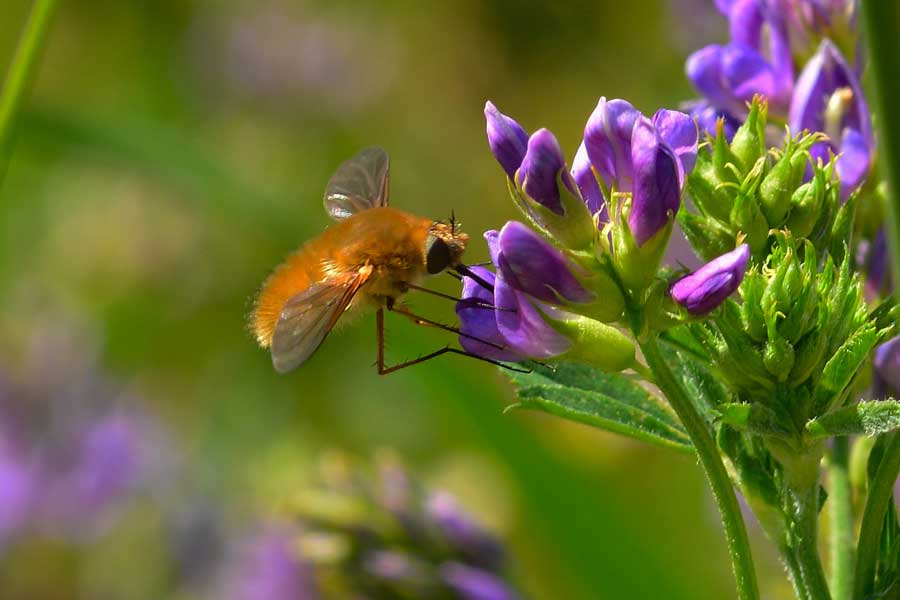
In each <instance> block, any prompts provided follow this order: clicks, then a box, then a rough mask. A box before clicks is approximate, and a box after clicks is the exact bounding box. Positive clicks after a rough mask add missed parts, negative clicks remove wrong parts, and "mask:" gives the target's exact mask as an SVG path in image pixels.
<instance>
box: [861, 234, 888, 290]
mask: <svg viewBox="0 0 900 600" xmlns="http://www.w3.org/2000/svg"><path fill="white" fill-rule="evenodd" d="M859 251H860V254H861V255H860V256H859V260H858V261H857V263H858V264H857V266H858V267H859V268H860V270H862V271H864V272H865V274H866V287H865V289H866V296H867V297H868V298H869V299H871V300H873V301H874V300H876V299H878V298H881V297H882V296H884V295H885V294H890V293H891V291H892V290H893V286H892V285H891V273H890V270H889V269H888V264H887V261H888V246H887V235H886V234H885V230H884V227H882V228H881V229H879V230H878V233H877V234H876V236H875V239H874V240H873V241H872V243H871V244H870V243H868V242H867V241H866V240H863V241H861V242H860V244H859Z"/></svg>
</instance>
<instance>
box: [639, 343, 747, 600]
mask: <svg viewBox="0 0 900 600" xmlns="http://www.w3.org/2000/svg"><path fill="white" fill-rule="evenodd" d="M641 350H642V351H643V353H644V359H645V360H646V361H647V365H648V366H649V367H650V370H651V371H653V376H654V379H655V380H656V385H657V386H658V387H659V389H660V390H662V392H663V393H664V394H665V395H666V397H667V398H668V400H669V404H671V405H672V408H673V409H674V410H675V413H676V414H677V415H678V418H679V419H681V422H682V424H683V425H684V427H685V429H686V430H687V432H688V434H689V435H690V437H691V441H692V442H693V444H694V449H695V450H696V451H697V456H699V457H700V464H701V465H702V466H703V470H704V471H705V472H706V477H707V479H708V480H709V484H710V487H711V488H712V492H713V496H714V497H715V500H716V504H717V505H718V507H719V513H720V514H721V516H722V524H723V525H724V527H725V538H726V540H727V543H728V551H729V553H730V554H731V566H732V569H733V570H734V577H735V580H736V583H737V591H738V598H740V599H741V600H751V599H758V598H759V590H758V588H757V583H756V571H755V570H754V567H753V556H752V555H751V553H750V541H749V540H748V538H747V529H746V527H745V526H744V518H743V516H742V515H741V509H740V507H739V506H738V501H737V496H735V493H734V488H733V487H732V485H731V479H729V477H728V472H727V471H726V470H725V465H724V464H723V463H722V458H721V455H720V454H719V447H718V446H717V445H716V442H715V440H714V439H713V436H712V433H711V432H710V430H709V427H708V426H707V424H706V421H704V420H703V417H701V416H700V414H699V413H698V412H697V411H696V410H695V409H694V405H693V404H692V403H691V401H690V398H688V396H687V393H686V392H685V391H684V388H683V387H682V386H681V384H680V383H679V382H678V380H677V379H676V378H675V375H674V374H673V373H672V371H671V369H669V365H667V364H666V362H665V359H663V356H662V353H661V352H660V350H659V344H658V343H657V340H656V338H655V337H651V338H650V339H648V340H647V341H644V342H642V343H641Z"/></svg>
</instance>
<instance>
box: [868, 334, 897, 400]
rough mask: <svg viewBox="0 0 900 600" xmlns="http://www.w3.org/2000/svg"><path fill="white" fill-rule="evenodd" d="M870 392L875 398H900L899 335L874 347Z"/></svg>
mask: <svg viewBox="0 0 900 600" xmlns="http://www.w3.org/2000/svg"><path fill="white" fill-rule="evenodd" d="M874 362H875V373H874V381H873V384H872V388H873V389H872V392H873V394H874V395H875V397H876V398H888V397H891V398H895V399H900V336H897V337H894V338H891V339H889V340H888V341H886V342H885V343H883V344H881V345H880V346H878V348H876V349H875V361H874Z"/></svg>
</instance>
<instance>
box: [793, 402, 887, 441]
mask: <svg viewBox="0 0 900 600" xmlns="http://www.w3.org/2000/svg"><path fill="white" fill-rule="evenodd" d="M898 428H900V402H897V401H896V400H894V399H890V400H867V401H864V402H858V403H856V404H852V405H850V406H847V407H844V408H842V409H840V410H836V411H834V412H832V413H829V414H827V415H823V416H821V417H818V418H815V419H812V420H811V421H809V422H808V423H807V424H806V431H807V433H809V434H810V435H811V436H812V437H814V438H823V437H830V436H835V435H854V434H865V435H879V434H882V433H887V432H888V431H893V430H895V429H898Z"/></svg>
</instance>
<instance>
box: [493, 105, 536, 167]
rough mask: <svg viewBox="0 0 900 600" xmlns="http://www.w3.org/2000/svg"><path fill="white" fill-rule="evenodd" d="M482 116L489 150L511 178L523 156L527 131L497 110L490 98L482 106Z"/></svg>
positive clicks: (526, 144) (526, 142)
mask: <svg viewBox="0 0 900 600" xmlns="http://www.w3.org/2000/svg"><path fill="white" fill-rule="evenodd" d="M484 118H485V121H486V122H487V138H488V145H490V147H491V152H492V153H493V154H494V158H496V159H497V162H499V163H500V166H501V167H503V170H504V171H506V174H507V175H508V176H509V178H510V179H512V178H513V177H515V176H516V170H517V169H518V168H519V165H521V164H522V159H524V158H525V151H526V148H527V146H528V133H526V132H525V130H524V129H523V128H522V126H521V125H519V124H518V123H517V122H516V121H515V120H514V119H512V118H510V117H507V116H506V115H504V114H503V113H501V112H500V111H499V110H497V107H496V106H494V104H493V103H492V102H491V101H490V100H488V102H487V103H486V104H485V106H484Z"/></svg>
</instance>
